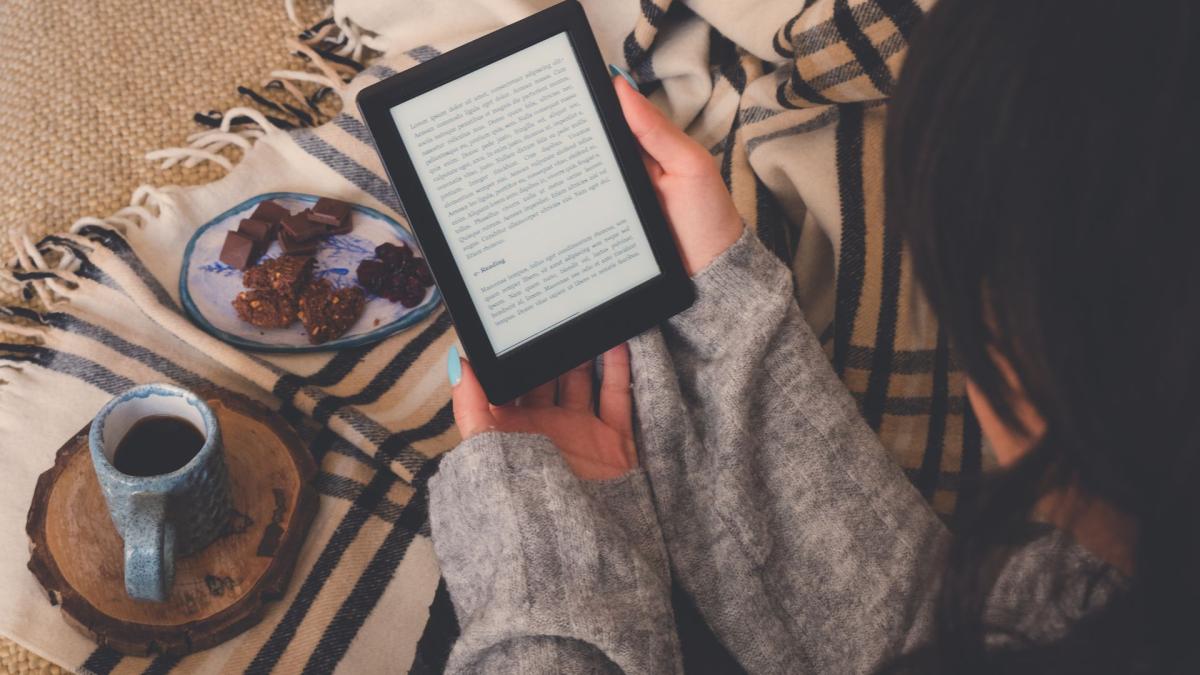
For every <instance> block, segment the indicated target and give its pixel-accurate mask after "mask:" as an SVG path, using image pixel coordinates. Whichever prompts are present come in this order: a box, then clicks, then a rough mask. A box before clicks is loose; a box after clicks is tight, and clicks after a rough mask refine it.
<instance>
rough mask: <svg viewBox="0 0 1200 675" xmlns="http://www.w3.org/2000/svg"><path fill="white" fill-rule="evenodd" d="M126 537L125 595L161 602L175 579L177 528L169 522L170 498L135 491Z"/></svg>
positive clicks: (131, 500) (159, 494)
mask: <svg viewBox="0 0 1200 675" xmlns="http://www.w3.org/2000/svg"><path fill="white" fill-rule="evenodd" d="M125 529H126V536H125V592H126V593H128V594H129V597H131V598H134V599H136V600H151V601H154V602H162V601H163V600H166V599H167V594H168V593H169V592H170V590H171V583H172V582H174V580H175V526H174V525H172V524H171V523H170V522H168V521H167V495H165V494H162V493H154V492H135V493H134V494H133V495H132V498H131V499H130V513H129V526H128V527H127V528H125Z"/></svg>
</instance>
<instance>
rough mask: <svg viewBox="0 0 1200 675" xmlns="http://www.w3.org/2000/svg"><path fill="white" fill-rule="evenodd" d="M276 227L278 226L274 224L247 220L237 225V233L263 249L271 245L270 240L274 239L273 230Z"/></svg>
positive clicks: (251, 219)
mask: <svg viewBox="0 0 1200 675" xmlns="http://www.w3.org/2000/svg"><path fill="white" fill-rule="evenodd" d="M278 227H279V225H277V224H276V223H268V222H267V221H265V220H254V219H253V218H247V219H245V220H243V221H242V222H241V224H240V225H238V229H237V231H238V232H240V233H241V234H244V235H246V236H247V237H250V238H251V239H253V240H254V241H255V242H257V243H258V244H260V245H262V246H263V247H264V248H265V245H266V244H269V243H271V240H272V239H274V238H275V230H276V229H277V228H278Z"/></svg>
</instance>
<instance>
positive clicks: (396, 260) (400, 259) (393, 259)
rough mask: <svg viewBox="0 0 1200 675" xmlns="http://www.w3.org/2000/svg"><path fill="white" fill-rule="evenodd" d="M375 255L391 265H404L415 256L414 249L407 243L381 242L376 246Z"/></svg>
mask: <svg viewBox="0 0 1200 675" xmlns="http://www.w3.org/2000/svg"><path fill="white" fill-rule="evenodd" d="M375 257H377V258H379V259H380V260H382V261H384V262H385V263H387V264H389V265H394V266H397V267H398V266H400V265H403V264H404V263H405V262H406V261H407V260H408V259H409V258H411V257H413V252H412V249H411V248H409V247H408V245H407V244H400V245H399V246H397V245H396V244H390V243H386V244H380V245H378V246H376V247H375Z"/></svg>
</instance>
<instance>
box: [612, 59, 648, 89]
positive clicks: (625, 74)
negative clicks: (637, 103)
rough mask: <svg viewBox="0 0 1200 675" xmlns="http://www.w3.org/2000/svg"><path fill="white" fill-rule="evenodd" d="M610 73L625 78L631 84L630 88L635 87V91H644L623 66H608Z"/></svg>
mask: <svg viewBox="0 0 1200 675" xmlns="http://www.w3.org/2000/svg"><path fill="white" fill-rule="evenodd" d="M608 72H609V73H611V74H613V75H620V76H621V77H623V78H625V81H626V82H628V83H629V86H631V87H633V90H634V91H641V90H642V88H641V87H639V86H638V83H637V82H634V81H633V76H632V75H630V74H629V71H628V70H625V69H624V68H622V67H621V66H616V65H613V64H611V63H610V64H608Z"/></svg>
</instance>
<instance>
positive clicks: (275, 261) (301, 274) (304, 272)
mask: <svg viewBox="0 0 1200 675" xmlns="http://www.w3.org/2000/svg"><path fill="white" fill-rule="evenodd" d="M315 265H316V262H315V261H314V260H313V259H312V258H300V257H296V256H286V255H285V256H279V257H278V258H271V259H270V260H264V261H263V262H262V264H261V265H256V266H254V267H252V268H250V269H248V270H246V271H245V272H244V273H242V283H243V284H245V286H246V288H255V289H261V290H272V291H276V292H278V293H283V294H284V295H286V296H288V297H292V298H295V297H296V296H298V295H300V291H301V289H303V288H304V286H305V285H307V284H308V282H309V280H310V279H312V271H313V267H314V266H315Z"/></svg>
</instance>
